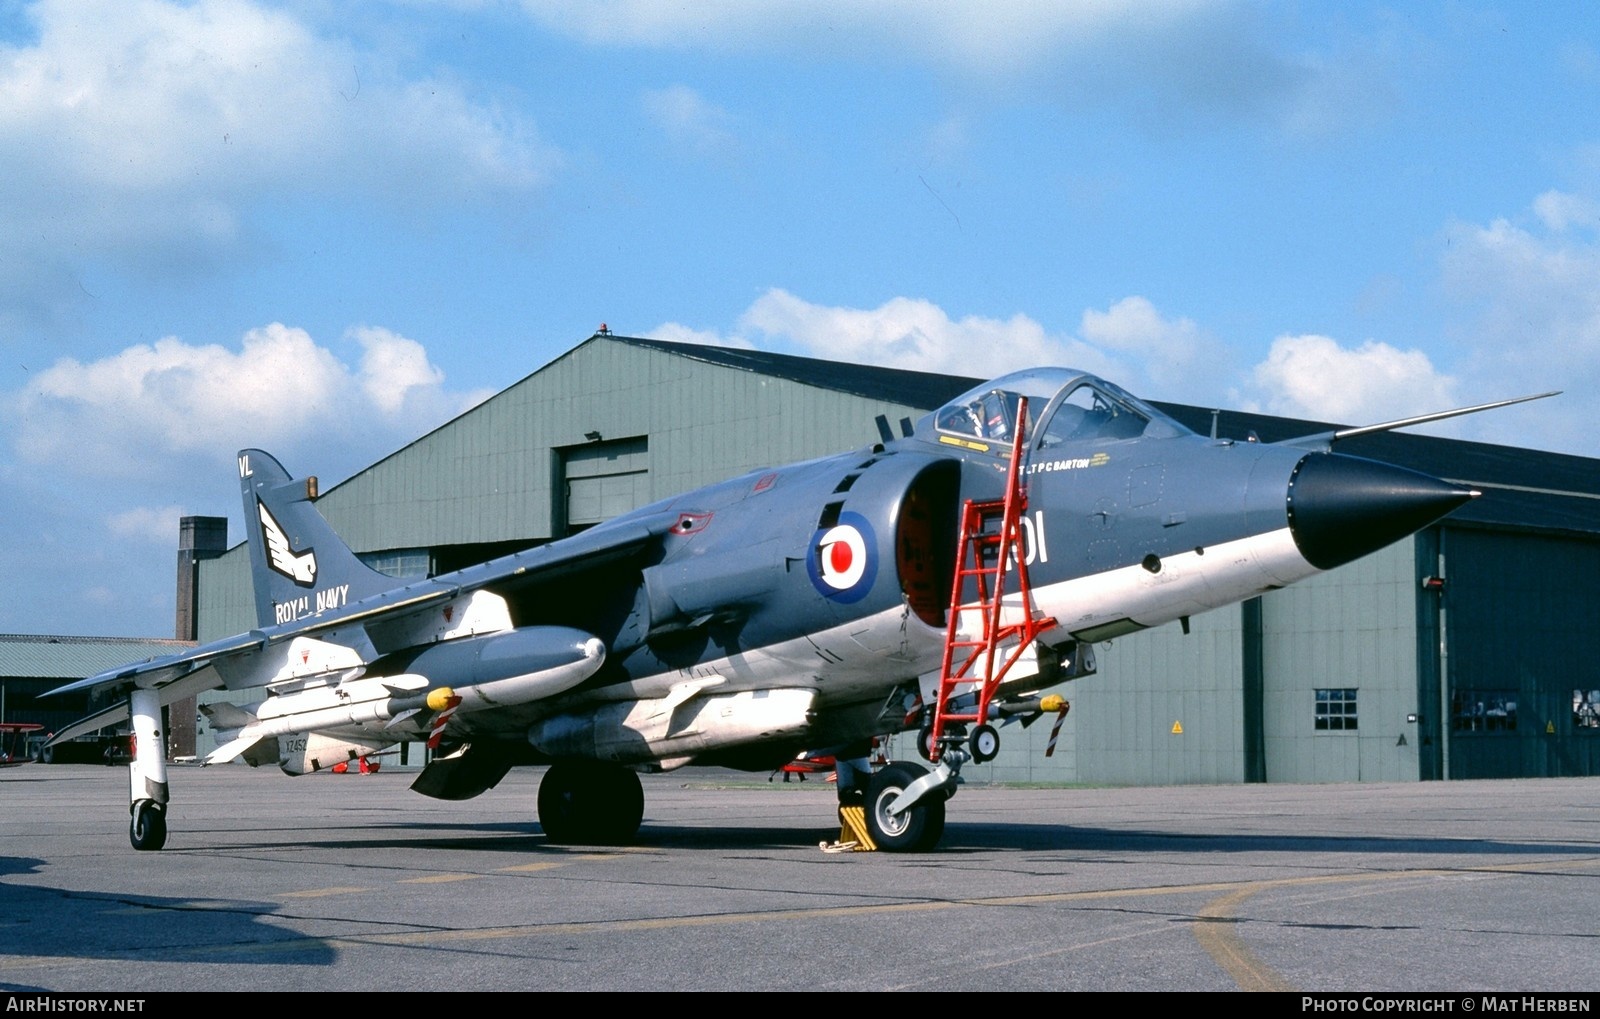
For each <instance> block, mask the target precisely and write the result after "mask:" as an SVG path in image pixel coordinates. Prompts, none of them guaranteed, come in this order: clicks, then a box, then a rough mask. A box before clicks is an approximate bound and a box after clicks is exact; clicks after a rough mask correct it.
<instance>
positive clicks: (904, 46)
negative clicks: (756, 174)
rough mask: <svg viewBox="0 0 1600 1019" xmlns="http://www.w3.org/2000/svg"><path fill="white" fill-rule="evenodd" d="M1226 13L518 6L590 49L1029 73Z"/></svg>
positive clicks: (905, 3) (840, 2) (716, 1)
mask: <svg viewBox="0 0 1600 1019" xmlns="http://www.w3.org/2000/svg"><path fill="white" fill-rule="evenodd" d="M1226 7H1227V5H1226V4H1219V3H1216V2H1212V0H1174V2H1169V3H1163V4H1147V5H1143V6H1139V7H1135V8H1132V9H1130V8H1129V7H1128V6H1127V5H1125V4H1120V3H1114V2H1088V3H1071V4H1064V3H1059V2H1056V0H997V2H994V3H989V4H985V5H983V7H982V8H981V9H980V8H977V7H973V6H970V5H967V4H955V3H928V2H926V0H877V2H874V3H859V2H855V0H766V2H763V3H748V2H745V0H701V2H699V3H694V4H683V3H679V2H676V0H614V2H611V3H606V4H593V3H588V2H585V0H522V8H523V10H525V11H526V12H527V13H528V15H529V16H530V17H531V18H533V19H534V20H536V21H538V22H540V23H541V24H543V25H545V26H546V27H548V28H549V29H551V30H552V31H558V32H562V33H564V34H568V35H571V36H575V37H577V38H579V39H582V40H584V41H586V42H588V43H591V44H594V45H603V46H648V47H652V48H669V49H680V48H681V49H713V50H731V51H749V50H761V49H771V48H777V49H793V50H804V51H809V52H817V51H819V50H820V51H821V52H830V53H839V52H846V53H852V54H856V55H859V56H861V57H863V58H875V59H878V60H898V59H900V58H901V57H903V56H904V55H906V54H908V53H910V54H915V55H916V56H918V57H920V58H923V59H931V60H936V61H938V62H941V63H944V62H949V63H952V64H957V65H961V66H965V67H968V68H972V69H984V70H990V69H1001V68H1007V67H1010V68H1015V67H1016V66H1018V65H1025V64H1028V63H1030V62H1033V61H1035V60H1038V59H1041V58H1043V57H1045V56H1046V55H1048V54H1050V53H1052V52H1054V51H1058V50H1059V49H1060V48H1061V47H1063V46H1065V45H1068V44H1070V43H1072V42H1073V41H1075V40H1094V39H1101V38H1105V37H1108V36H1113V35H1118V34H1120V33H1124V32H1127V31H1130V30H1141V31H1144V32H1162V31H1166V30H1168V28H1169V27H1170V26H1174V25H1182V24H1186V23H1189V22H1190V21H1191V20H1192V19H1194V18H1195V17H1197V16H1204V15H1206V14H1207V12H1211V11H1217V10H1225V9H1226Z"/></svg>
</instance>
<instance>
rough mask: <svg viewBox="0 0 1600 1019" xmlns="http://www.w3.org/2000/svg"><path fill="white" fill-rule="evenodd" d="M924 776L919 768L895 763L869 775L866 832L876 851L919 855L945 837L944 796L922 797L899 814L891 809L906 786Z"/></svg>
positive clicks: (924, 771)
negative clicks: (870, 837)
mask: <svg viewBox="0 0 1600 1019" xmlns="http://www.w3.org/2000/svg"><path fill="white" fill-rule="evenodd" d="M927 773H928V772H927V769H926V768H923V767H921V766H919V765H915V764H908V763H905V762H896V763H894V764H890V765H887V766H885V767H884V768H882V769H880V770H879V771H878V772H877V773H876V774H874V775H873V776H872V781H871V782H869V783H868V784H867V801H866V808H867V809H866V820H867V831H868V833H869V834H871V836H872V841H873V842H874V843H875V844H876V845H877V847H878V848H879V849H882V850H886V851H888V852H891V853H922V852H927V851H928V850H930V849H932V848H933V847H934V846H936V845H938V843H939V839H940V838H942V837H943V836H944V806H945V796H944V795H942V794H940V793H933V794H931V795H927V796H924V797H922V799H920V800H918V801H917V802H916V803H915V804H913V805H912V806H910V807H907V808H906V809H905V810H902V811H900V812H899V813H895V812H894V811H892V810H891V809H890V806H891V805H892V804H893V803H894V802H895V800H897V799H898V798H899V797H900V794H901V793H902V792H904V791H905V790H906V787H907V786H909V785H911V783H913V782H915V781H917V780H918V779H919V778H922V777H923V776H924V775H926V774H927Z"/></svg>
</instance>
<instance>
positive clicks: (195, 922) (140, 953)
mask: <svg viewBox="0 0 1600 1019" xmlns="http://www.w3.org/2000/svg"><path fill="white" fill-rule="evenodd" d="M46 866H48V864H47V862H46V861H44V860H37V859H29V858H24V857H14V856H7V857H0V899H3V900H4V902H5V912H6V914H7V916H8V917H10V918H11V926H10V929H9V932H8V933H9V935H10V936H9V937H7V939H6V947H5V954H6V955H9V956H12V957H14V958H17V957H22V958H28V957H32V958H62V959H144V960H149V961H153V962H155V961H159V962H219V961H227V962H230V963H235V964H240V963H243V964H262V965H273V966H283V965H294V966H327V965H332V963H333V962H334V961H335V958H336V952H335V951H334V949H333V948H332V947H331V946H329V945H327V944H325V943H323V942H321V941H318V940H316V939H312V938H305V937H302V936H300V935H296V934H294V933H292V932H290V931H286V930H283V929H282V928H277V927H273V926H271V925H269V924H266V923H263V922H262V921H263V920H265V919H267V918H269V917H271V916H273V915H274V914H276V913H278V912H279V911H280V910H281V904H279V903H270V902H258V901H253V900H250V899H209V898H183V899H173V898H165V897H161V896H149V895H133V894H121V893H117V892H103V891H94V892H89V891H76V890H73V889H69V888H52V887H48V886H40V885H33V884H26V883H22V882H18V881H15V880H11V879H12V878H15V877H16V876H18V875H23V874H35V873H38V872H40V871H41V870H42V869H43V868H45V867H46ZM279 941H282V942H293V943H294V944H293V946H292V947H291V946H285V947H283V948H281V949H276V950H274V949H273V945H274V942H279ZM129 945H137V946H138V947H137V949H130V948H129V947H128V946H129ZM234 945H250V946H254V947H256V948H259V949H266V950H267V951H265V952H263V953H257V952H240V953H227V954H219V951H220V952H226V951H227V946H234ZM38 990H41V989H40V988H35V987H29V986H25V985H21V984H12V983H8V982H5V981H0V991H9V992H30V991H38Z"/></svg>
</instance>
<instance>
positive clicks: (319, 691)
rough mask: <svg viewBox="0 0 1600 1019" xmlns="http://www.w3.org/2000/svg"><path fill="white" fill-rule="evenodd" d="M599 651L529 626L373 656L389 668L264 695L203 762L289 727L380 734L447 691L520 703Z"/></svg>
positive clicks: (596, 664) (581, 636)
mask: <svg viewBox="0 0 1600 1019" xmlns="http://www.w3.org/2000/svg"><path fill="white" fill-rule="evenodd" d="M605 651H606V648H605V643H604V642H603V641H601V640H600V639H599V638H598V637H595V636H594V635H592V634H588V633H585V632H583V631H582V630H575V629H571V628H569V627H564V626H530V627H523V628H521V629H516V630H507V631H504V632H502V633H496V634H490V635H487V636H479V637H470V638H465V639H461V640H454V641H446V642H441V643H439V644H434V645H430V646H429V647H426V648H422V649H420V650H418V651H415V652H408V653H406V654H405V655H403V656H391V657H390V658H387V659H379V660H377V661H375V662H373V663H372V666H371V668H370V669H369V672H373V673H389V674H379V675H368V676H365V677H363V678H361V679H354V680H347V681H346V682H343V683H337V684H333V683H330V684H326V685H321V686H314V687H310V688H306V689H300V690H296V691H295V692H293V693H282V694H276V695H274V696H270V697H268V698H267V699H266V700H265V701H263V702H262V703H261V704H259V705H258V706H257V707H256V710H255V714H254V718H253V720H252V721H250V722H249V723H247V724H245V725H244V726H242V727H240V728H238V729H237V730H235V731H234V734H233V739H231V740H229V741H228V742H227V743H225V744H224V745H222V746H220V747H218V748H217V749H216V750H214V751H212V752H211V753H210V754H207V755H206V758H205V761H204V763H206V764H220V763H222V762H224V761H231V760H233V759H234V758H235V757H237V756H239V755H240V754H241V753H243V752H244V751H245V750H247V749H249V748H250V747H251V746H253V745H254V744H255V743H257V742H258V741H260V740H262V739H265V738H268V737H274V736H285V735H288V734H290V733H297V732H314V731H317V730H322V729H337V728H345V727H350V726H355V727H358V728H368V729H370V730H371V731H372V732H373V735H375V736H377V735H382V734H384V733H385V732H388V731H392V730H393V729H394V728H395V727H396V726H397V725H398V724H400V723H403V722H404V721H406V720H407V719H408V718H410V717H411V716H412V715H415V714H417V713H418V712H420V711H423V710H427V711H430V712H439V711H443V710H444V709H445V707H446V706H448V704H449V702H450V700H451V698H459V702H458V707H457V710H458V711H463V712H471V711H476V710H481V709H484V708H489V707H504V706H506V705H512V704H526V703H528V702H530V701H536V700H539V699H541V698H545V697H551V696H554V695H555V694H558V693H561V692H562V691H564V690H567V689H570V688H571V687H573V686H575V685H577V684H578V683H581V682H583V681H584V680H585V679H588V678H589V677H590V676H592V675H594V673H595V672H596V670H598V669H599V668H600V666H601V665H602V664H603V663H604V662H605ZM435 684H438V685H435Z"/></svg>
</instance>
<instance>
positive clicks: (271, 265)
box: [0, 0, 1600, 636]
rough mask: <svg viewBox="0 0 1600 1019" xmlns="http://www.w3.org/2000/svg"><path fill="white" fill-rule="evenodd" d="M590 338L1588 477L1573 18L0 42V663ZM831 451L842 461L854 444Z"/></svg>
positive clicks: (19, 23) (1182, 15) (563, 28)
mask: <svg viewBox="0 0 1600 1019" xmlns="http://www.w3.org/2000/svg"><path fill="white" fill-rule="evenodd" d="M602 322H604V323H607V324H608V325H609V326H610V327H611V328H612V330H614V331H616V332H619V333H624V334H629V335H644V336H655V337H659V338H663V339H681V340H694V341H700V342H709V343H723V344H731V345H741V346H754V347H758V348H761V349H764V350H773V351H781V352H789V353H800V354H809V355H814V356H821V357H829V358H836V359H840V360H859V361H867V362H872V363H882V364H892V365H898V366H904V367H912V368H918V369H923V370H931V371H948V372H951V373H955V374H962V375H986V374H998V373H999V372H1001V371H1005V370H1009V369H1012V368H1016V367H1019V366H1023V365H1027V364H1038V363H1054V364H1066V365H1071V366H1075V367H1081V368H1086V369H1089V370H1093V371H1098V372H1101V373H1102V374H1105V375H1107V376H1108V377H1110V378H1112V379H1114V380H1115V381H1118V382H1120V383H1121V384H1123V385H1124V386H1126V387H1127V388H1129V389H1132V390H1134V391H1135V392H1139V393H1141V394H1142V395H1145V396H1148V397H1151V398H1154V399H1161V400H1172V401H1178V402H1184V403H1192V404H1200V405H1211V406H1220V407H1232V408H1238V409H1252V410H1262V411H1267V412H1270V413H1281V414H1290V415H1299V416H1307V417H1313V418H1318V419H1322V420H1332V421H1338V422H1347V423H1364V422H1372V421H1379V420H1386V419H1390V418H1395V417H1401V416H1405V415H1409V414H1415V413H1422V412H1425V411H1430V410H1438V409H1443V408H1446V407H1451V406H1458V405H1463V404H1469V403H1478V402H1484V401H1488V400H1492V399H1498V398H1502V397H1508V396H1515V395H1521V394H1525V393H1532V392H1540V391H1544V390H1548V389H1563V390H1565V391H1566V392H1565V395H1563V396H1561V397H1558V398H1556V399H1554V400H1545V401H1538V402H1536V403H1533V404H1530V405H1526V406H1523V407H1518V408H1511V409H1507V410H1503V411H1498V412H1495V413H1493V414H1486V415H1479V416H1475V417H1471V418H1467V419H1462V420H1460V421H1457V422H1451V423H1447V424H1445V425H1442V426H1439V427H1440V430H1441V431H1442V433H1443V434H1450V435H1455V436H1458V437H1462V438H1470V439H1477V440H1482V441H1489V442H1503V443H1511V444H1516V445H1528V446H1533V447H1537V448H1541V449H1549V450H1555V451H1561V452H1570V453H1578V454H1582V455H1586V456H1600V439H1597V438H1596V431H1595V427H1594V421H1593V415H1592V408H1593V407H1594V398H1593V394H1594V393H1595V391H1596V386H1597V384H1600V16H1597V14H1596V12H1595V9H1594V7H1593V5H1592V4H1586V3H1569V4H1563V3H1542V4H1536V5H1530V4H1521V3H1515V4H1514V3H1473V2H1460V3H1454V2H1440V3H1427V4H1417V3H1398V4H1381V3H1365V2H1350V3H1291V2H1274V3H1237V2H1208V0H1190V2H1178V0H1174V2H1171V3H1142V4H1123V3H1111V2H1106V3H1088V2H1085V3H1069V2H1058V3H1045V2H1025V0H1015V2H1010V3H1007V2H1004V0H989V2H986V3H983V4H977V3H971V4H968V3H939V2H931V0H922V2H913V0H879V2H870V0H868V2H862V0H839V2H833V0H813V2H795V0H764V2H754V0H752V2H740V3H735V2H730V0H700V2H696V3H681V2H677V0H618V2H611V3H604V4H596V3H589V2H579V0H548V2H545V0H523V2H520V3H516V2H491V0H480V2H473V0H438V2H426V0H394V2H390V3H384V2H369V3H363V4H344V3H332V2H327V0H303V2H294V0H286V2H276V3H274V2H265V0H262V2H252V0H217V2H195V3H167V2H158V0H42V2H33V3H4V4H0V348H3V349H0V558H3V561H4V562H5V564H6V570H7V574H8V575H9V576H10V577H11V578H12V579H11V582H10V583H9V584H7V585H5V588H4V589H3V590H0V632H13V633H30V632H37V633H63V634H77V633H83V634H109V635H144V636H166V635H170V633H171V631H172V626H173V601H172V599H173V595H172V589H173V576H174V563H175V547H176V536H177V520H178V518H179V517H180V516H181V515H186V514H206V515H227V516H228V517H229V518H230V521H231V525H230V526H231V535H232V540H233V541H238V540H239V539H240V538H241V536H242V534H243V532H242V529H241V523H240V511H239V507H238V505H237V490H236V486H235V482H234V478H233V476H232V472H233V470H234V467H233V457H234V453H235V451H236V450H238V449H239V448H241V447H244V446H260V447H263V448H267V449H269V450H271V451H273V452H274V453H275V454H277V455H278V456H279V458H280V459H281V460H283V462H284V463H285V464H286V465H287V466H288V467H289V469H290V470H291V471H292V472H294V473H296V474H317V475H319V476H320V477H321V478H322V479H323V483H324V486H325V487H326V486H328V485H331V484H333V483H335V482H337V481H338V480H341V479H343V478H344V477H347V476H348V475H349V474H350V473H351V472H353V471H354V470H357V469H359V468H360V467H362V466H364V465H366V464H368V463H370V462H372V461H374V460H376V459H378V458H380V457H382V456H384V455H385V454H387V453H389V452H391V451H393V450H394V449H396V448H398V447H400V446H402V445H404V444H406V443H407V442H409V441H411V440H412V439H415V438H416V437H418V436H419V435H422V434H423V433H425V432H427V431H429V430H430V429H432V428H434V427H436V426H437V425H439V424H441V423H442V422H444V421H446V420H448V419H449V418H450V417H452V416H453V415H455V414H457V413H459V412H460V411H462V410H463V409H465V408H467V407H469V406H471V405H472V404H473V403H474V402H476V401H478V400H481V399H482V398H484V397H485V396H486V395H488V394H491V393H493V392H495V391H498V390H500V389H502V388H504V387H506V386H508V385H510V384H511V383H513V382H515V381H516V380H518V379H520V378H522V377H523V376H525V375H527V374H529V373H530V372H532V371H534V370H536V369H537V368H539V367H540V366H542V365H544V364H546V363H547V362H549V361H550V360H552V359H553V358H555V357H557V356H559V355H560V354H561V353H563V352H564V351H566V350H568V349H569V348H571V347H572V346H574V345H575V344H577V343H578V342H580V341H581V340H583V339H584V338H586V337H587V336H588V335H589V334H590V333H591V332H593V331H594V330H595V328H596V327H598V326H599V325H600V324H601V323H602ZM869 438H870V435H864V441H865V440H866V439H869Z"/></svg>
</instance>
